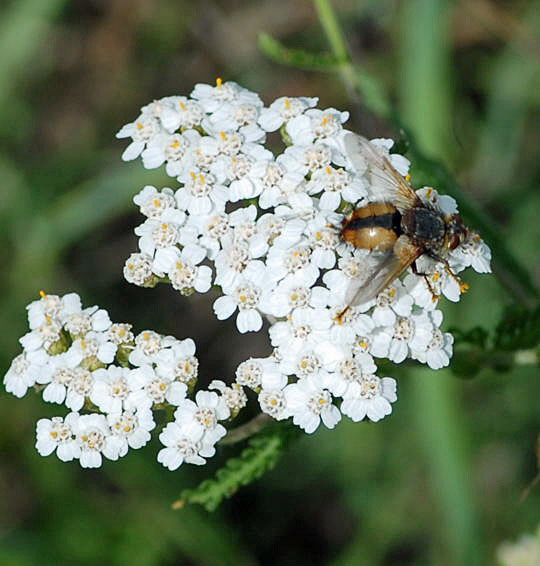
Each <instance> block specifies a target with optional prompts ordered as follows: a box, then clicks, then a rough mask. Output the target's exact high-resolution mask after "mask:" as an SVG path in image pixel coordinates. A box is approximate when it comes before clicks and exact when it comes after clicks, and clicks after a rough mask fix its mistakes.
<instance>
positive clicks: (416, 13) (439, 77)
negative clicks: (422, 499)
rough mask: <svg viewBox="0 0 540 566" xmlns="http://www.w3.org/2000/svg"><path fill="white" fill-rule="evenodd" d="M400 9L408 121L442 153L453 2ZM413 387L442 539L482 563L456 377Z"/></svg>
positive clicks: (423, 379)
mask: <svg viewBox="0 0 540 566" xmlns="http://www.w3.org/2000/svg"><path fill="white" fill-rule="evenodd" d="M401 15H402V22H403V23H402V33H401V44H400V53H402V66H401V68H402V69H403V72H402V76H401V81H400V101H401V107H402V111H403V120H404V121H405V123H406V124H407V125H408V126H409V128H410V129H411V131H412V133H413V135H414V137H415V138H416V139H417V140H419V144H420V148H421V151H423V152H426V153H428V154H431V155H433V156H434V157H435V158H437V159H441V158H443V159H444V158H445V157H447V153H446V149H447V147H448V145H447V142H448V138H447V135H448V132H449V131H450V126H451V94H450V91H449V83H450V80H449V74H450V70H449V67H450V44H449V38H448V28H449V19H450V16H451V13H450V10H449V2H448V0H410V1H409V2H407V3H405V4H403V12H402V14H401ZM412 388H413V390H414V393H415V404H416V410H415V413H416V414H417V415H418V421H417V422H418V433H419V436H420V439H421V442H422V444H423V446H424V452H425V457H426V460H427V464H428V466H429V468H430V471H431V474H430V476H431V478H432V481H433V488H434V489H433V496H434V499H435V500H436V501H437V502H438V504H439V507H440V513H441V518H442V520H443V528H442V536H443V540H444V544H445V546H446V547H447V548H448V549H449V552H450V554H451V556H452V557H453V561H454V562H453V563H455V564H463V565H465V564H466V565H476V564H480V563H483V562H479V557H480V556H479V555H480V536H479V525H478V517H477V513H476V505H475V501H474V496H473V493H474V489H473V486H472V483H471V479H472V474H471V473H470V467H471V462H470V460H469V457H468V454H467V451H466V449H465V447H466V446H467V445H468V444H469V442H468V440H469V434H468V430H467V428H466V427H465V426H464V425H463V417H462V415H461V414H460V411H459V408H458V400H457V399H458V391H457V384H456V383H455V382H454V381H452V375H451V374H450V372H448V371H444V370H442V371H438V372H437V374H436V375H435V374H434V373H433V372H432V371H430V370H425V369H421V370H420V369H419V370H416V371H415V372H414V374H413V380H412Z"/></svg>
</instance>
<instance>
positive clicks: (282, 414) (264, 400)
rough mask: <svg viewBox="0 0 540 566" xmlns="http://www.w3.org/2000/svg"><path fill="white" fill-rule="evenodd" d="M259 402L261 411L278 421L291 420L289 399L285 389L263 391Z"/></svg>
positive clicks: (260, 393)
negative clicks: (288, 406) (288, 405)
mask: <svg viewBox="0 0 540 566" xmlns="http://www.w3.org/2000/svg"><path fill="white" fill-rule="evenodd" d="M258 401H259V406H260V407H261V411H262V412H263V413H266V414H267V415H270V416H271V417H272V418H273V419H275V420H276V421H281V420H283V419H287V418H289V416H290V414H289V411H288V409H287V399H286V398H285V393H284V391H283V389H272V388H267V389H261V391H260V392H259V396H258Z"/></svg>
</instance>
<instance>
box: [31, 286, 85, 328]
mask: <svg viewBox="0 0 540 566" xmlns="http://www.w3.org/2000/svg"><path fill="white" fill-rule="evenodd" d="M40 294H41V299H39V300H38V301H33V302H31V303H30V304H29V305H28V306H27V307H26V310H27V311H28V323H29V326H30V329H31V330H34V329H36V328H39V327H40V326H43V325H45V324H47V323H48V322H49V321H50V320H52V319H54V320H60V319H62V318H63V317H64V316H66V315H69V314H71V313H75V312H79V311H80V310H81V298H80V297H79V295H77V293H68V294H67V295H64V296H63V297H59V296H58V295H48V294H47V293H45V292H43V291H41V292H40Z"/></svg>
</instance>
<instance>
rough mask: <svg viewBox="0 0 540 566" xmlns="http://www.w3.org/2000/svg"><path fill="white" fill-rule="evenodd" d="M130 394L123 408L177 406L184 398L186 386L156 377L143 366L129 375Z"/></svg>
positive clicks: (153, 372)
mask: <svg viewBox="0 0 540 566" xmlns="http://www.w3.org/2000/svg"><path fill="white" fill-rule="evenodd" d="M130 381H131V384H130V385H131V393H130V394H129V395H128V397H127V399H126V401H125V407H127V408H135V409H150V408H152V407H155V406H156V405H162V404H164V403H169V404H170V405H175V406H179V405H181V404H182V403H183V401H184V400H185V398H186V393H187V385H186V384H185V383H181V382H180V381H176V380H175V379H173V378H171V377H165V376H163V374H162V375H157V374H156V371H155V370H154V369H153V368H152V367H151V366H149V365H143V366H141V367H139V368H136V369H134V370H133V371H132V373H131V375H130Z"/></svg>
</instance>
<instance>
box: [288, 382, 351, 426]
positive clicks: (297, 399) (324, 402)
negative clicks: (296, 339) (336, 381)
mask: <svg viewBox="0 0 540 566" xmlns="http://www.w3.org/2000/svg"><path fill="white" fill-rule="evenodd" d="M329 382H330V380H329V379H328V376H326V377H325V376H323V374H319V375H317V376H309V377H304V378H302V379H299V380H298V381H297V382H296V383H293V384H291V385H287V387H285V389H284V394H285V399H286V402H287V411H288V412H289V413H290V414H291V416H292V417H293V423H294V424H295V425H298V426H299V427H300V428H302V429H303V430H305V431H306V432H307V433H308V434H311V433H312V432H315V430H317V428H318V427H319V424H320V422H321V420H322V422H323V423H324V425H325V426H327V427H328V428H334V427H335V426H336V424H337V423H338V422H339V421H340V420H341V413H340V412H339V409H338V408H337V407H336V406H335V405H332V395H331V394H330V391H329V390H328V387H329Z"/></svg>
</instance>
